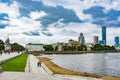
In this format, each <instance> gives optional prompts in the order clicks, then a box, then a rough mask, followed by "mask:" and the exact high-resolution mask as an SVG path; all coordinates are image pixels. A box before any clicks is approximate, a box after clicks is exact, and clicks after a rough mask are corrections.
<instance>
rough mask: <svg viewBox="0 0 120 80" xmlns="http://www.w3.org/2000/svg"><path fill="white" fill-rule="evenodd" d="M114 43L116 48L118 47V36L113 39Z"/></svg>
mask: <svg viewBox="0 0 120 80" xmlns="http://www.w3.org/2000/svg"><path fill="white" fill-rule="evenodd" d="M114 41H115V45H116V46H117V45H119V37H118V36H116V37H115V39H114Z"/></svg>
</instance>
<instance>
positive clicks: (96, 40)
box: [26, 26, 119, 51]
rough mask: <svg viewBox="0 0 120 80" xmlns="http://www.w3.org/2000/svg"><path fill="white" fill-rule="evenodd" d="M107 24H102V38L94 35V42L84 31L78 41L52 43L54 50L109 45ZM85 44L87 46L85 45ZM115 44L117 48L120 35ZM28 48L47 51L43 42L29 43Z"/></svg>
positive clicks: (87, 48)
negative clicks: (90, 40) (87, 39)
mask: <svg viewBox="0 0 120 80" xmlns="http://www.w3.org/2000/svg"><path fill="white" fill-rule="evenodd" d="M106 39H107V38H106V26H102V39H101V40H99V36H97V35H95V36H94V37H93V43H86V41H85V37H84V35H83V33H80V35H79V36H78V41H75V40H73V39H70V40H68V43H64V42H58V43H52V44H50V45H51V46H52V47H53V51H65V50H71V49H74V50H78V51H79V50H81V48H80V47H81V46H82V45H83V46H82V47H84V49H82V50H91V49H92V47H94V45H96V44H99V45H102V46H107V45H106V43H107V40H106ZM84 45H85V46H84ZM115 46H116V48H119V47H118V46H119V37H118V36H116V37H115ZM26 49H27V50H28V51H45V49H44V45H43V44H33V43H29V44H27V45H26Z"/></svg>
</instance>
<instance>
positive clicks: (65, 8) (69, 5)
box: [0, 0, 120, 45]
mask: <svg viewBox="0 0 120 80" xmlns="http://www.w3.org/2000/svg"><path fill="white" fill-rule="evenodd" d="M88 3H89V5H88ZM119 5H120V0H91V1H89V0H76V1H74V0H59V1H57V0H0V39H2V40H5V39H6V38H5V37H6V36H7V35H8V34H9V36H10V40H11V42H17V43H20V44H27V43H30V42H33V43H53V42H67V41H68V40H69V39H74V40H78V36H79V34H80V33H81V32H82V33H83V34H84V36H85V39H86V42H93V37H94V36H99V39H102V38H101V27H102V26H106V27H107V44H110V45H111V44H112V45H114V37H115V36H120V32H119V31H120V14H119V13H120V7H119Z"/></svg>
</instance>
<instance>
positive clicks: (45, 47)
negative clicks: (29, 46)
mask: <svg viewBox="0 0 120 80" xmlns="http://www.w3.org/2000/svg"><path fill="white" fill-rule="evenodd" d="M43 48H44V49H45V51H53V50H54V48H53V46H52V45H44V46H43Z"/></svg>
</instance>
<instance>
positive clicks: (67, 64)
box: [43, 53, 120, 77]
mask: <svg viewBox="0 0 120 80" xmlns="http://www.w3.org/2000/svg"><path fill="white" fill-rule="evenodd" d="M43 57H48V58H50V59H52V62H54V63H55V64H57V65H59V66H61V67H63V68H66V69H70V70H73V71H78V72H87V73H94V74H98V75H110V76H119V77H120V53H109V54H108V53H107V54H102V53H101V54H78V55H55V54H54V55H43Z"/></svg>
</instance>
